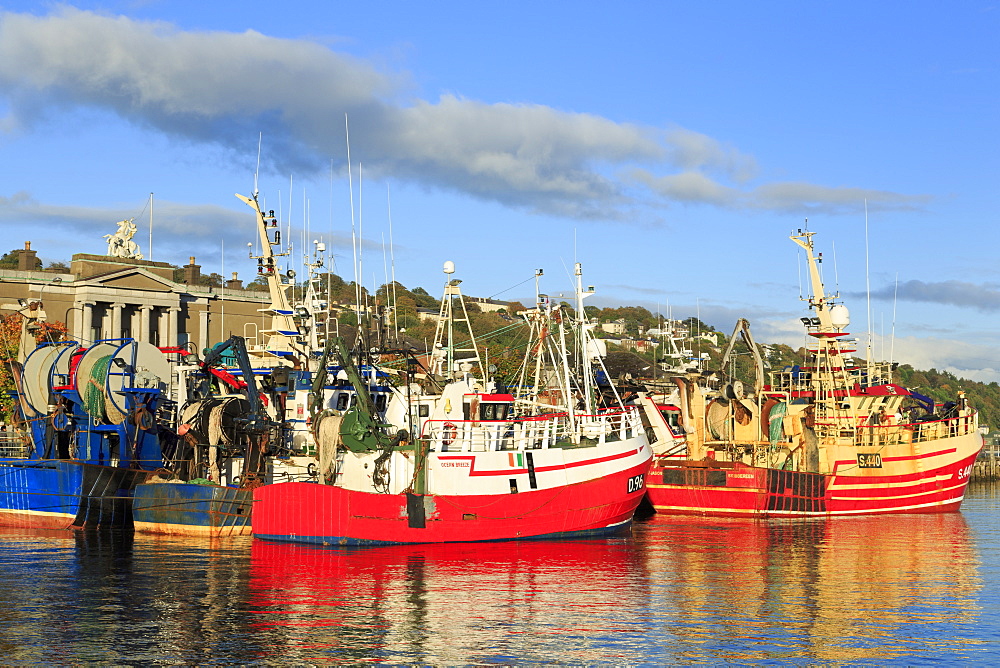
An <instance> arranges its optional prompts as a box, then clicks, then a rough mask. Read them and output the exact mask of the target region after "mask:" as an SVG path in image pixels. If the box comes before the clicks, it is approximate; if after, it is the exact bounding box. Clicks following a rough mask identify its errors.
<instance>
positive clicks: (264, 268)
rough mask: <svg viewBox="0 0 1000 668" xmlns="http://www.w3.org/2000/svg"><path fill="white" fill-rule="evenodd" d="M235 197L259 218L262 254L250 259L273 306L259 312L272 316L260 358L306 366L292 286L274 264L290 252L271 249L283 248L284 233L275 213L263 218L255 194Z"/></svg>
mask: <svg viewBox="0 0 1000 668" xmlns="http://www.w3.org/2000/svg"><path fill="white" fill-rule="evenodd" d="M236 197H238V198H239V199H241V200H242V201H243V202H244V203H245V204H246V205H247V206H249V207H250V208H251V209H253V210H254V213H256V215H257V231H258V233H259V234H260V245H261V254H260V255H259V256H256V257H255V256H254V255H252V254H251V255H250V258H251V259H256V260H257V267H258V272H259V273H260V274H262V275H263V276H264V277H265V278H266V279H267V287H268V291H269V293H270V296H271V304H270V306H268V307H267V308H263V309H258V311H259V312H261V313H265V314H267V315H270V316H271V327H270V329H266V330H264V331H263V332H261V333H262V334H265V335H266V336H267V340H266V342H265V343H264V345H263V346H262V348H261V350H260V354H261V355H273V356H276V357H282V358H291V359H292V361H293V362H294V366H300V365H304V364H306V363H307V361H308V357H309V353H308V350H307V348H306V346H305V343H304V342H303V341H302V339H301V335H300V333H299V329H298V326H297V325H296V323H295V318H294V311H293V310H292V306H291V302H290V301H289V298H288V291H289V290H290V289H291V287H292V284H291V283H285V282H284V281H283V279H282V276H281V272H279V271H278V267H277V262H276V260H275V258H278V257H283V256H285V255H288V252H285V253H275V252H274V249H273V248H272V246H280V245H281V230H280V229H279V228H278V219H277V218H275V217H274V211H269V212H268V215H267V216H265V215H264V212H263V211H261V209H260V204H259V202H258V201H257V193H256V192H255V193H254V196H253V197H245V196H243V195H240V194H239V193H237V194H236ZM271 229H273V230H274V238H273V239H272V238H271V234H270V232H269V230H271ZM290 275H291V272H290ZM303 368H304V367H303Z"/></svg>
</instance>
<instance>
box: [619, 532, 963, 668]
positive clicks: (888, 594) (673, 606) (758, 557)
mask: <svg viewBox="0 0 1000 668" xmlns="http://www.w3.org/2000/svg"><path fill="white" fill-rule="evenodd" d="M636 542H637V546H636V547H637V552H638V553H639V554H642V555H643V557H644V559H645V562H646V565H647V569H648V570H649V577H650V580H651V582H655V583H656V585H657V586H656V587H655V588H654V595H653V600H652V601H651V603H652V605H653V606H654V607H655V608H656V609H658V610H660V611H661V612H662V613H663V616H664V620H663V623H664V626H663V627H661V631H662V632H663V634H664V636H665V638H664V639H665V640H666V641H667V642H668V647H665V648H664V650H665V651H666V652H668V653H669V654H670V658H671V659H673V660H681V661H685V660H705V659H714V660H725V661H735V662H741V661H752V660H759V659H760V658H761V657H762V656H766V657H768V658H771V659H775V660H779V661H822V662H827V661H829V662H850V661H874V662H879V661H886V660H893V659H899V658H901V657H904V656H913V655H915V654H916V655H921V654H924V653H927V654H928V655H932V656H933V655H936V656H942V657H948V658H950V659H952V660H956V659H960V658H962V657H965V658H968V659H973V658H976V657H978V654H977V653H976V652H977V651H978V650H979V649H980V645H981V641H979V640H975V639H973V638H972V637H962V636H961V635H954V634H953V631H954V630H955V629H957V628H959V627H961V626H962V625H963V624H968V625H970V626H971V625H972V624H974V623H975V622H976V620H977V615H978V612H979V602H978V599H977V596H978V593H979V590H980V588H981V586H982V582H981V580H980V576H979V574H978V566H979V558H978V555H977V553H976V550H975V548H974V547H973V543H972V541H971V538H970V531H969V528H968V525H967V524H966V521H965V519H964V518H963V517H962V515H960V514H948V515H899V516H895V517H857V518H832V519H829V520H826V519H823V520H815V521H802V520H792V521H787V520H785V521H783V520H770V521H757V522H755V521H752V520H751V521H742V520H714V521H713V520H708V521H706V520H704V519H695V518H666V517H662V516H659V517H656V518H654V519H653V520H651V521H650V522H649V523H648V524H647V525H646V526H645V527H644V528H643V530H642V531H639V532H637V534H636ZM948 627H952V628H951V629H950V630H948V631H945V630H944V629H948Z"/></svg>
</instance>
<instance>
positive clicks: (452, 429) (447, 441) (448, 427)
mask: <svg viewBox="0 0 1000 668" xmlns="http://www.w3.org/2000/svg"><path fill="white" fill-rule="evenodd" d="M456 436H458V425H456V424H455V423H454V422H445V423H444V428H443V429H442V430H441V445H451V444H452V443H454V442H455V437H456Z"/></svg>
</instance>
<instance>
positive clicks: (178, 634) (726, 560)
mask: <svg viewBox="0 0 1000 668" xmlns="http://www.w3.org/2000/svg"><path fill="white" fill-rule="evenodd" d="M998 517H1000V485H997V484H995V483H980V484H974V485H972V486H971V487H970V488H969V492H968V496H967V497H966V502H965V505H964V506H963V512H962V513H961V514H949V515H908V516H895V517H883V518H877V517H876V518H837V519H832V520H821V521H802V520H795V521H781V520H769V521H757V522H754V521H722V520H705V519H677V518H666V517H663V516H657V517H654V518H651V519H648V520H644V521H641V522H637V523H636V524H635V527H634V529H633V532H632V534H631V536H627V537H622V538H615V539H608V540H590V541H564V542H526V543H494V544H467V545H426V546H411V547H388V548H364V549H350V550H344V549H333V550H330V549H326V550H324V549H313V548H304V547H298V546H287V545H272V544H265V543H262V542H260V541H256V542H255V541H253V540H252V539H229V540H221V541H218V542H215V543H211V544H209V543H207V542H205V541H199V540H190V539H174V538H163V537H150V536H135V537H134V538H130V537H124V536H116V535H109V534H99V533H81V534H74V533H72V532H65V533H64V532H46V533H38V532H28V531H25V530H14V529H5V530H3V531H2V533H0V662H2V663H3V664H28V663H31V664H35V663H46V664H81V663H95V664H139V663H142V664H149V663H164V664H178V663H181V664H213V663H219V664H227V663H233V664H247V663H256V664H287V663H295V664H302V663H308V664H322V663H334V662H348V663H361V662H389V663H410V664H413V663H421V664H468V663H477V664H482V663H503V664H511V663H549V662H555V663H573V664H592V663H614V664H626V663H629V664H634V663H691V662H695V663H720V662H732V663H780V664H817V663H819V664H843V663H859V664H872V663H874V664H886V663H895V664H905V665H914V664H923V663H926V664H931V663H940V662H943V661H946V662H952V663H962V664H970V663H974V664H991V663H997V662H1000V522H998Z"/></svg>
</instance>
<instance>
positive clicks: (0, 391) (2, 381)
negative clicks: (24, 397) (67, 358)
mask: <svg viewBox="0 0 1000 668" xmlns="http://www.w3.org/2000/svg"><path fill="white" fill-rule="evenodd" d="M23 323H24V316H23V315H21V314H20V313H11V314H9V315H5V316H2V317H0V362H2V363H0V415H2V418H3V420H4V422H6V423H10V421H11V418H12V417H13V412H14V399H13V397H12V396H11V394H12V393H13V392H14V390H15V389H16V388H15V387H14V377H13V375H12V373H11V364H12V363H13V362H16V361H17V354H18V352H19V348H20V342H21V327H22V326H23ZM29 331H31V333H32V334H33V335H34V337H35V343H36V344H41V343H55V342H57V341H63V340H65V338H66V333H67V329H66V325H65V324H64V323H62V322H58V321H56V322H38V323H34V324H33V325H32V326H31V329H30V330H29Z"/></svg>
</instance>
